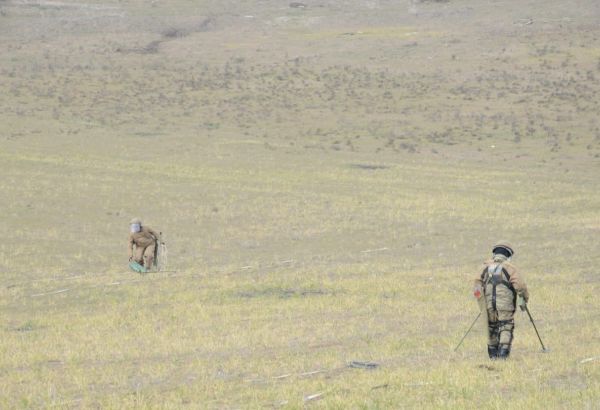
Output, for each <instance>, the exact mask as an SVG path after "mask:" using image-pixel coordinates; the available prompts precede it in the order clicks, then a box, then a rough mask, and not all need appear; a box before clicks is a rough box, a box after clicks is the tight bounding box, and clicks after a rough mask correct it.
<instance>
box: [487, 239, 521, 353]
mask: <svg viewBox="0 0 600 410" xmlns="http://www.w3.org/2000/svg"><path fill="white" fill-rule="evenodd" d="M513 255H514V250H513V247H512V246H511V245H510V244H509V243H508V242H505V241H502V242H499V243H497V244H496V245H494V247H493V249H492V258H491V259H489V260H487V261H486V262H484V265H483V267H482V270H481V271H480V273H479V275H478V277H477V279H476V280H475V297H477V298H480V297H482V298H484V300H481V302H482V306H485V308H486V310H487V319H488V355H489V357H490V359H508V356H509V355H510V349H511V345H512V341H513V330H514V327H515V320H514V315H515V310H516V306H517V296H521V297H522V298H523V299H524V301H525V302H527V301H528V300H529V292H528V291H527V285H526V284H525V282H524V281H523V279H522V277H521V276H520V275H519V273H518V271H517V268H516V267H515V266H514V265H513V264H511V263H510V260H511V258H512V256H513Z"/></svg>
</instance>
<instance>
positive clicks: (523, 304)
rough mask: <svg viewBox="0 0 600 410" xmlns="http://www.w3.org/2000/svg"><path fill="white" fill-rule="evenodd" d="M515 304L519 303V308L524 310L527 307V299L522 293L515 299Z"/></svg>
mask: <svg viewBox="0 0 600 410" xmlns="http://www.w3.org/2000/svg"><path fill="white" fill-rule="evenodd" d="M517 304H518V305H519V308H521V310H522V311H525V309H527V299H525V298H524V297H523V296H522V295H519V297H518V299H517Z"/></svg>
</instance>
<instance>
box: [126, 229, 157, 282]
mask: <svg viewBox="0 0 600 410" xmlns="http://www.w3.org/2000/svg"><path fill="white" fill-rule="evenodd" d="M159 239H160V235H159V234H158V233H156V231H154V230H153V229H152V228H150V227H149V226H144V225H142V221H141V220H140V219H139V218H133V219H132V220H131V221H130V222H129V261H130V262H131V261H132V260H133V261H135V262H136V263H137V264H139V265H140V266H141V267H142V268H143V270H142V272H148V271H149V270H150V269H152V265H153V263H154V255H155V250H156V246H157V244H158V241H159ZM132 269H133V268H132ZM138 269H139V268H138Z"/></svg>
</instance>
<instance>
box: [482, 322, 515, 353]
mask: <svg viewBox="0 0 600 410" xmlns="http://www.w3.org/2000/svg"><path fill="white" fill-rule="evenodd" d="M514 329H515V319H514V312H507V311H499V312H493V311H488V353H489V355H490V358H492V359H494V358H503V359H506V358H508V356H509V355H510V348H511V345H512V341H513V331H514Z"/></svg>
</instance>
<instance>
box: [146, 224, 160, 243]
mask: <svg viewBox="0 0 600 410" xmlns="http://www.w3.org/2000/svg"><path fill="white" fill-rule="evenodd" d="M146 229H148V233H149V234H150V235H152V236H154V239H156V240H157V241H160V234H159V233H157V232H156V231H155V230H154V229H152V228H150V227H146Z"/></svg>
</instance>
